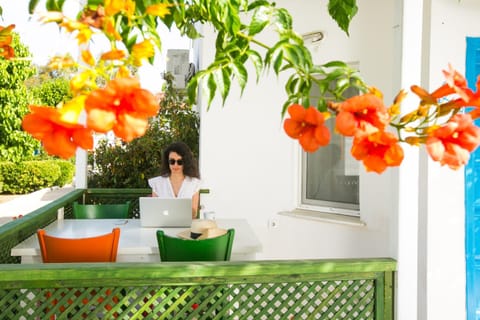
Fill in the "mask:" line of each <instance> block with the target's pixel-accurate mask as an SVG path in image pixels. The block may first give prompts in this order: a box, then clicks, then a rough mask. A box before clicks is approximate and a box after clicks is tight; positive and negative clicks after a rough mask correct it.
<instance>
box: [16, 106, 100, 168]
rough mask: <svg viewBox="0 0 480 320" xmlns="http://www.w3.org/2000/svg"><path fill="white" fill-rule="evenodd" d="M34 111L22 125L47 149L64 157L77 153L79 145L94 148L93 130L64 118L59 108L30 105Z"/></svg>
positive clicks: (24, 119) (84, 147) (26, 117)
mask: <svg viewBox="0 0 480 320" xmlns="http://www.w3.org/2000/svg"><path fill="white" fill-rule="evenodd" d="M30 110H31V111H32V113H30V114H27V115H26V116H25V117H24V118H23V121H22V127H23V129H24V130H25V131H27V132H28V133H30V134H31V135H32V136H33V137H34V138H35V139H38V140H40V141H42V143H43V147H44V148H45V151H46V152H48V153H49V154H51V155H56V156H59V157H61V158H64V159H68V158H71V157H73V156H74V155H75V151H76V150H77V147H80V148H83V149H86V150H89V149H92V148H93V137H92V133H93V132H92V130H90V129H88V128H85V127H84V126H82V125H80V124H77V123H70V122H66V121H64V120H62V113H61V112H60V111H59V109H55V108H52V107H41V106H33V105H32V106H30Z"/></svg>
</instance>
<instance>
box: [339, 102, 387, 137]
mask: <svg viewBox="0 0 480 320" xmlns="http://www.w3.org/2000/svg"><path fill="white" fill-rule="evenodd" d="M389 120H390V116H389V114H388V110H387V107H386V106H385V105H384V104H383V101H382V99H380V98H379V97H377V96H376V95H374V94H371V93H367V94H364V95H361V96H354V97H352V98H349V99H347V100H345V101H344V102H342V103H341V104H340V106H339V113H338V115H337V119H336V122H335V128H336V130H337V131H338V132H339V133H340V134H342V135H344V136H355V135H357V134H361V133H367V134H369V133H372V132H374V131H378V130H384V129H385V127H386V126H387V125H388V123H389Z"/></svg>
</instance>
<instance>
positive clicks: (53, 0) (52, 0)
mask: <svg viewBox="0 0 480 320" xmlns="http://www.w3.org/2000/svg"><path fill="white" fill-rule="evenodd" d="M64 2H65V0H47V3H46V8H47V10H49V11H62V7H63V3H64Z"/></svg>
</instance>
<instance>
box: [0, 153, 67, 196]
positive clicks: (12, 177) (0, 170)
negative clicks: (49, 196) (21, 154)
mask: <svg viewBox="0 0 480 320" xmlns="http://www.w3.org/2000/svg"><path fill="white" fill-rule="evenodd" d="M74 172H75V166H74V164H73V163H71V162H69V161H67V160H40V161H23V162H18V163H17V162H15V163H14V162H0V175H1V176H2V179H3V188H2V190H1V192H3V193H11V194H24V193H30V192H34V191H37V190H40V189H43V188H48V187H53V186H59V187H63V186H64V185H66V184H68V183H70V182H72V180H73V175H74Z"/></svg>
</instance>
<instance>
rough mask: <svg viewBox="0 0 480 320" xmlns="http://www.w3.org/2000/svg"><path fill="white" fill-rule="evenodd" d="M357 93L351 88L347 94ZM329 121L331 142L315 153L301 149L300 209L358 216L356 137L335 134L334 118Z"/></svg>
mask: <svg viewBox="0 0 480 320" xmlns="http://www.w3.org/2000/svg"><path fill="white" fill-rule="evenodd" d="M355 94H357V91H355V89H349V90H347V92H346V94H345V97H346V98H348V97H351V96H353V95H355ZM312 96H315V95H314V94H312ZM315 103H316V102H315V101H312V104H315ZM326 123H327V126H328V127H329V129H330V132H331V133H332V138H331V141H330V144H329V145H328V146H325V147H321V148H320V149H319V150H317V151H316V152H314V153H307V152H304V151H302V157H301V166H302V179H301V200H300V208H305V209H311V210H318V211H325V212H331V213H338V214H346V215H352V216H359V206H360V201H359V166H360V163H359V162H358V161H357V160H355V159H354V158H353V157H352V156H351V154H350V149H351V145H352V140H353V139H352V138H346V137H343V136H341V135H338V134H335V133H334V128H335V119H334V118H330V119H328V120H327V122H326Z"/></svg>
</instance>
